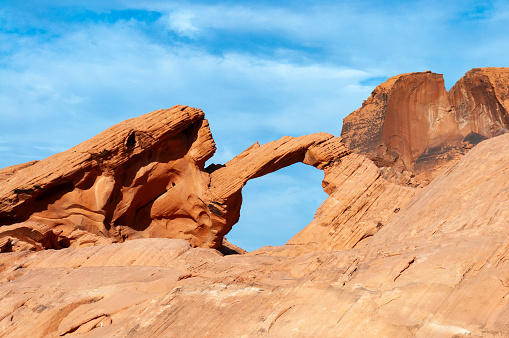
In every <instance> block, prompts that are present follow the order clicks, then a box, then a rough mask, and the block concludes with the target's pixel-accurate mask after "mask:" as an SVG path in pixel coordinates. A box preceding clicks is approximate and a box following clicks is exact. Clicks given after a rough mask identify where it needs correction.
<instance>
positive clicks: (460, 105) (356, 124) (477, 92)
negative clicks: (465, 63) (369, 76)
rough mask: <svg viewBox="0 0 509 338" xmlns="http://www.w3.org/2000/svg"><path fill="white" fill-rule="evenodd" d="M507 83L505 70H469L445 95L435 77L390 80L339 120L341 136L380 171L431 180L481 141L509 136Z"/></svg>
mask: <svg viewBox="0 0 509 338" xmlns="http://www.w3.org/2000/svg"><path fill="white" fill-rule="evenodd" d="M508 78H509V69H508V68H483V69H473V70H471V71H469V72H467V73H466V74H465V76H464V77H463V78H461V79H460V80H459V81H458V82H457V83H456V84H455V85H454V87H453V88H451V90H450V91H449V92H447V91H446V89H445V86H444V81H443V78H442V75H440V74H434V73H431V72H422V73H410V74H402V75H398V76H395V77H393V78H390V79H389V80H387V81H386V82H385V83H383V84H381V85H380V86H378V87H377V88H376V89H375V90H374V91H373V93H372V94H371V96H370V97H369V98H368V99H367V100H366V101H365V102H364V103H363V105H362V107H361V108H359V109H358V110H357V111H355V112H353V113H352V114H350V115H348V116H347V117H346V118H345V119H344V121H343V130H342V132H341V136H342V137H343V138H344V142H345V144H346V146H347V147H348V148H349V149H351V150H352V151H354V152H357V153H360V154H363V155H366V156H368V157H369V158H370V159H372V160H373V161H374V162H375V163H376V164H377V165H378V166H379V167H389V168H392V169H394V171H395V172H396V173H402V172H404V171H409V172H412V173H414V174H416V175H419V174H424V175H422V177H421V181H424V180H426V179H427V180H430V179H432V178H434V177H435V176H436V175H437V174H438V173H439V172H440V171H441V170H443V169H444V168H446V167H448V166H449V165H450V164H452V163H453V162H455V161H457V160H458V159H459V158H460V157H461V156H463V155H464V154H465V153H466V151H467V150H468V149H470V148H471V147H472V146H474V145H475V144H477V143H478V142H480V141H481V140H483V139H485V138H490V137H493V136H497V135H500V134H503V133H505V132H506V131H507V130H508V128H509V114H508V97H509V88H508V84H507V83H508V80H507V79H508Z"/></svg>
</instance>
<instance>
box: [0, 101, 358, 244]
mask: <svg viewBox="0 0 509 338" xmlns="http://www.w3.org/2000/svg"><path fill="white" fill-rule="evenodd" d="M215 149H216V148H215V144H214V140H213V138H212V134H211V132H210V129H209V126H208V122H207V120H205V119H204V114H203V112H202V111H201V110H198V109H195V108H190V107H186V106H175V107H173V108H171V109H166V110H158V111H154V112H152V113H149V114H146V115H143V116H141V117H138V118H136V119H131V120H127V121H125V122H122V123H120V124H118V125H116V126H114V127H112V128H110V129H108V130H106V131H104V132H103V133H101V134H99V135H97V136H96V137H94V138H92V139H90V140H88V141H86V142H84V143H82V144H80V145H78V146H76V147H74V148H72V149H69V150H68V151H65V152H63V153H59V154H56V155H54V156H51V157H49V158H47V159H45V160H43V161H40V162H31V163H27V164H24V165H19V166H14V167H9V168H6V169H4V170H2V171H1V172H0V175H1V176H0V180H1V181H0V182H2V185H1V187H0V225H1V226H0V238H4V239H3V242H1V243H0V244H1V248H2V251H12V250H14V251H16V250H23V249H35V250H37V249H44V248H55V249H59V248H61V247H68V246H73V247H79V246H85V245H92V244H107V243H112V242H117V241H125V240H127V239H135V238H146V237H162V238H182V239H186V240H187V241H189V242H190V243H191V244H192V245H193V246H200V247H208V248H216V249H220V248H221V246H222V243H223V237H224V235H225V234H226V233H228V232H229V231H230V230H231V228H232V226H233V225H234V224H235V223H236V222H237V221H238V219H239V217H240V208H241V202H242V196H241V191H242V188H243V187H244V185H245V184H246V182H247V181H248V180H250V179H253V178H256V177H260V176H263V175H266V174H268V173H271V172H273V171H276V170H278V169H281V168H283V167H286V166H288V165H291V164H294V163H297V162H303V163H306V164H309V165H313V166H315V167H317V168H320V169H323V168H324V167H327V166H330V165H332V164H333V163H334V161H336V160H338V159H340V158H341V157H343V156H345V155H346V154H348V153H349V151H348V149H346V148H345V146H344V145H343V143H342V142H341V140H340V139H339V138H335V137H333V136H332V135H330V134H326V133H318V134H312V135H308V136H302V137H297V138H294V137H284V138H282V139H280V140H278V141H274V142H270V143H267V144H265V145H262V146H260V145H258V144H255V145H253V146H252V147H250V148H249V149H247V150H246V151H244V152H243V153H242V154H240V155H239V156H237V157H235V158H234V159H232V160H231V161H229V162H228V163H226V164H225V165H211V166H210V167H208V168H205V162H206V161H207V160H208V159H209V158H210V157H211V156H212V155H213V153H214V151H215ZM39 228H41V229H42V228H44V229H45V230H44V233H45V234H46V233H47V234H46V235H44V236H42V235H40V231H39V230H38V229H39ZM46 237H51V238H53V240H51V241H48V240H46V239H44V240H43V238H46ZM39 238H40V240H38V239H39ZM55 238H56V240H55Z"/></svg>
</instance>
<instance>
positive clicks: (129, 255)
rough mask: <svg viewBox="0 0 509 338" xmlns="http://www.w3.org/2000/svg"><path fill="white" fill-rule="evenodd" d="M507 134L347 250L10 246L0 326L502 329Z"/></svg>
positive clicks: (356, 332) (137, 332)
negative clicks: (17, 249)
mask: <svg viewBox="0 0 509 338" xmlns="http://www.w3.org/2000/svg"><path fill="white" fill-rule="evenodd" d="M508 142H509V134H507V135H502V136H499V137H495V138H492V139H489V140H485V141H483V142H481V143H480V144H478V145H477V146H476V147H474V148H473V149H472V151H470V152H469V153H468V154H467V155H465V156H464V157H463V158H462V159H461V160H460V161H459V162H458V163H457V165H455V166H454V167H452V168H451V170H450V171H448V172H444V173H443V174H441V176H440V177H438V178H437V179H436V180H435V181H433V182H432V183H431V184H430V185H428V186H427V187H425V188H423V189H419V190H418V191H419V193H418V194H417V195H416V196H415V197H414V198H413V200H412V201H410V202H409V203H408V205H407V206H406V207H405V208H402V209H401V211H399V212H398V213H396V214H395V215H394V216H392V217H391V218H390V219H389V221H388V222H387V224H386V225H384V226H383V228H382V229H381V231H379V232H377V233H376V234H374V235H373V236H372V237H369V238H368V239H366V240H365V241H363V242H361V243H359V244H358V245H356V246H355V248H353V249H344V250H328V251H313V252H309V253H306V254H303V255H300V256H298V257H295V256H296V255H289V254H287V253H285V252H284V250H287V251H292V250H296V251H298V250H301V248H302V245H286V246H284V247H280V248H274V250H272V252H270V250H268V249H267V251H266V252H265V253H264V252H263V250H260V251H257V252H252V253H248V254H245V255H231V256H222V255H221V254H220V253H219V252H218V251H216V250H212V249H202V248H191V245H190V244H189V243H188V242H186V241H184V240H172V239H138V240H133V241H128V242H126V243H114V244H110V245H104V246H93V247H87V248H82V249H71V248H68V249H62V250H45V251H40V252H28V251H25V252H12V253H3V254H1V255H0V296H1V297H2V308H1V309H0V335H1V336H7V337H14V336H32V337H52V336H64V335H77V334H82V335H83V336H85V337H104V336H118V337H127V336H138V337H145V336H169V337H182V336H210V337H224V336H229V337H253V336H255V337H256V336H262V337H263V336H270V337H283V336H284V337H288V336H290V337H303V336H304V337H311V336H312V337H315V336H320V337H467V336H468V337H506V336H507V335H509V211H508V210H509V208H508V206H509V194H508V191H509V183H508V182H509V149H508V148H507V147H505V145H506V144H507V143H508ZM350 157H351V155H349V156H347V157H344V158H343V159H342V163H341V164H343V162H344V165H347V167H348V168H350V169H349V170H352V171H354V172H355V170H354V169H353V167H352V166H353V165H354V163H356V162H355V158H356V159H357V160H360V159H362V157H361V156H358V155H357V156H352V158H350ZM363 161H367V160H363ZM347 162H348V163H347ZM360 163H362V161H359V162H357V166H358V167H359V168H365V170H369V169H371V168H373V166H369V165H368V166H361V165H360ZM345 170H346V169H345ZM357 170H358V169H357ZM366 175H367V174H366ZM373 176H376V175H373ZM350 177H351V176H350ZM371 180H373V179H371ZM375 182H376V180H375ZM398 187H399V188H402V187H400V186H398ZM345 189H346V188H345ZM353 204H355V202H353ZM267 253H269V254H267ZM279 253H282V254H279ZM292 256H293V257H292Z"/></svg>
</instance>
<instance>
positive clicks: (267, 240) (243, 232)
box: [226, 163, 327, 251]
mask: <svg viewBox="0 0 509 338" xmlns="http://www.w3.org/2000/svg"><path fill="white" fill-rule="evenodd" d="M322 180H323V171H322V170H318V169H316V168H314V167H312V166H310V165H306V164H303V163H295V164H293V165H291V166H288V167H285V168H283V169H280V170H278V171H276V172H273V173H270V174H268V175H265V176H262V177H259V178H256V179H254V180H251V181H249V182H248V183H247V184H246V186H245V187H244V188H243V189H242V196H243V201H242V207H241V210H240V219H239V222H238V223H237V224H235V225H234V226H233V228H232V230H231V231H230V232H229V233H228V234H227V235H226V239H227V240H228V241H229V242H230V243H232V244H235V245H237V246H239V247H241V248H242V249H244V250H247V251H253V250H256V249H258V248H261V247H264V246H278V245H284V244H285V243H286V242H288V240H290V239H291V238H292V237H293V236H295V235H296V234H297V232H299V231H300V230H302V229H304V227H305V226H306V225H308V224H309V223H310V222H311V221H312V220H313V218H314V216H315V212H316V210H317V209H318V207H319V206H320V205H321V204H322V203H323V201H324V200H325V199H326V198H327V194H326V193H325V192H324V191H323V189H322V185H321V183H322Z"/></svg>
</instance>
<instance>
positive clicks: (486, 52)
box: [0, 0, 509, 250]
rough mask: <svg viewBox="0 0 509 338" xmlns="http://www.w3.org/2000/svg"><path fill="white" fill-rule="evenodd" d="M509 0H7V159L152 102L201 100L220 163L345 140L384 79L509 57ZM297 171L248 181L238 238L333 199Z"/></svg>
mask: <svg viewBox="0 0 509 338" xmlns="http://www.w3.org/2000/svg"><path fill="white" fill-rule="evenodd" d="M507 27H509V5H508V4H507V2H504V1H447V2H442V1H433V0H432V1H429V0H428V1H405V2H403V1H383V2H382V1H355V2H351V1H348V2H347V1H244V2H240V1H215V2H212V1H175V2H172V1H68V0H66V1H63V0H62V1H56V0H55V1H44V0H38V1H9V0H0V121H1V122H0V167H5V166H8V165H12V164H17V163H21V162H26V161H30V160H33V159H42V158H45V157H47V156H50V155H52V154H54V153H55V152H59V151H63V150H66V149H68V148H70V147H72V146H74V145H76V144H78V143H80V142H82V141H84V140H86V139H88V138H90V137H92V136H94V135H96V134H97V133H99V132H100V131H102V130H104V129H106V128H108V127H109V126H111V125H113V124H115V123H118V122H120V121H122V120H124V119H127V118H131V117H136V116H138V115H141V114H144V113H147V112H150V111H152V110H155V109H160V108H167V107H171V106H173V105H175V104H185V105H190V106H194V107H198V108H201V109H203V110H204V111H205V114H206V117H207V118H208V119H209V121H210V123H211V128H212V133H213V135H214V138H215V140H216V143H217V145H218V151H217V153H216V156H215V157H214V158H213V159H212V162H216V163H224V162H226V161H228V160H229V159H230V158H231V157H233V156H234V155H235V154H238V153H240V152H241V151H242V150H243V149H245V148H246V147H248V146H249V145H251V144H253V143H254V142H256V141H259V142H260V143H265V142H268V141H271V140H275V139H278V138H280V137H281V136H283V135H292V136H299V135H304V134H309V133H314V132H320V131H324V132H329V133H332V134H335V135H339V134H340V131H341V124H342V119H343V118H344V117H345V116H346V115H348V114H349V113H350V112H352V111H354V110H356V109H357V108H359V107H360V105H361V104H362V101H363V100H364V99H366V98H367V97H368V96H369V94H370V93H371V91H372V90H373V89H374V87H375V86H376V85H378V84H379V83H381V82H383V81H384V80H385V79H387V78H388V77H390V76H393V75H397V74H400V73H406V72H414V71H424V70H432V71H433V72H437V73H442V74H444V78H445V83H446V86H447V88H450V87H451V86H452V85H453V84H454V82H456V81H457V80H458V79H459V78H460V77H461V76H462V75H463V74H464V73H465V72H466V71H468V70H469V69H471V68H475V67H489V66H509V62H508V61H509V60H508V58H509V34H507ZM322 178H323V174H322V173H321V172H320V171H318V170H316V169H314V168H312V167H306V166H304V165H296V166H293V167H291V168H288V169H285V170H283V171H280V172H277V173H274V174H271V175H269V176H266V177H263V178H259V179H257V180H254V181H251V182H249V183H248V185H247V186H246V188H245V191H244V204H243V209H242V216H241V222H240V223H239V224H238V225H237V226H235V228H234V231H232V233H230V234H229V235H228V236H227V237H228V239H229V240H231V241H232V242H234V243H236V244H238V245H240V246H243V247H245V248H246V249H249V250H252V249H254V248H256V247H259V246H262V245H278V244H284V243H285V242H286V241H287V240H288V239H289V238H291V237H292V236H293V235H294V234H295V233H296V232H297V231H298V230H300V229H302V228H303V227H304V226H305V225H306V224H307V223H309V221H310V220H311V219H312V218H313V215H314V212H315V210H316V208H317V207H318V206H319V204H320V203H321V202H322V201H323V200H324V198H325V197H326V196H325V194H324V193H323V191H322V189H321V186H320V182H321V179H322Z"/></svg>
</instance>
